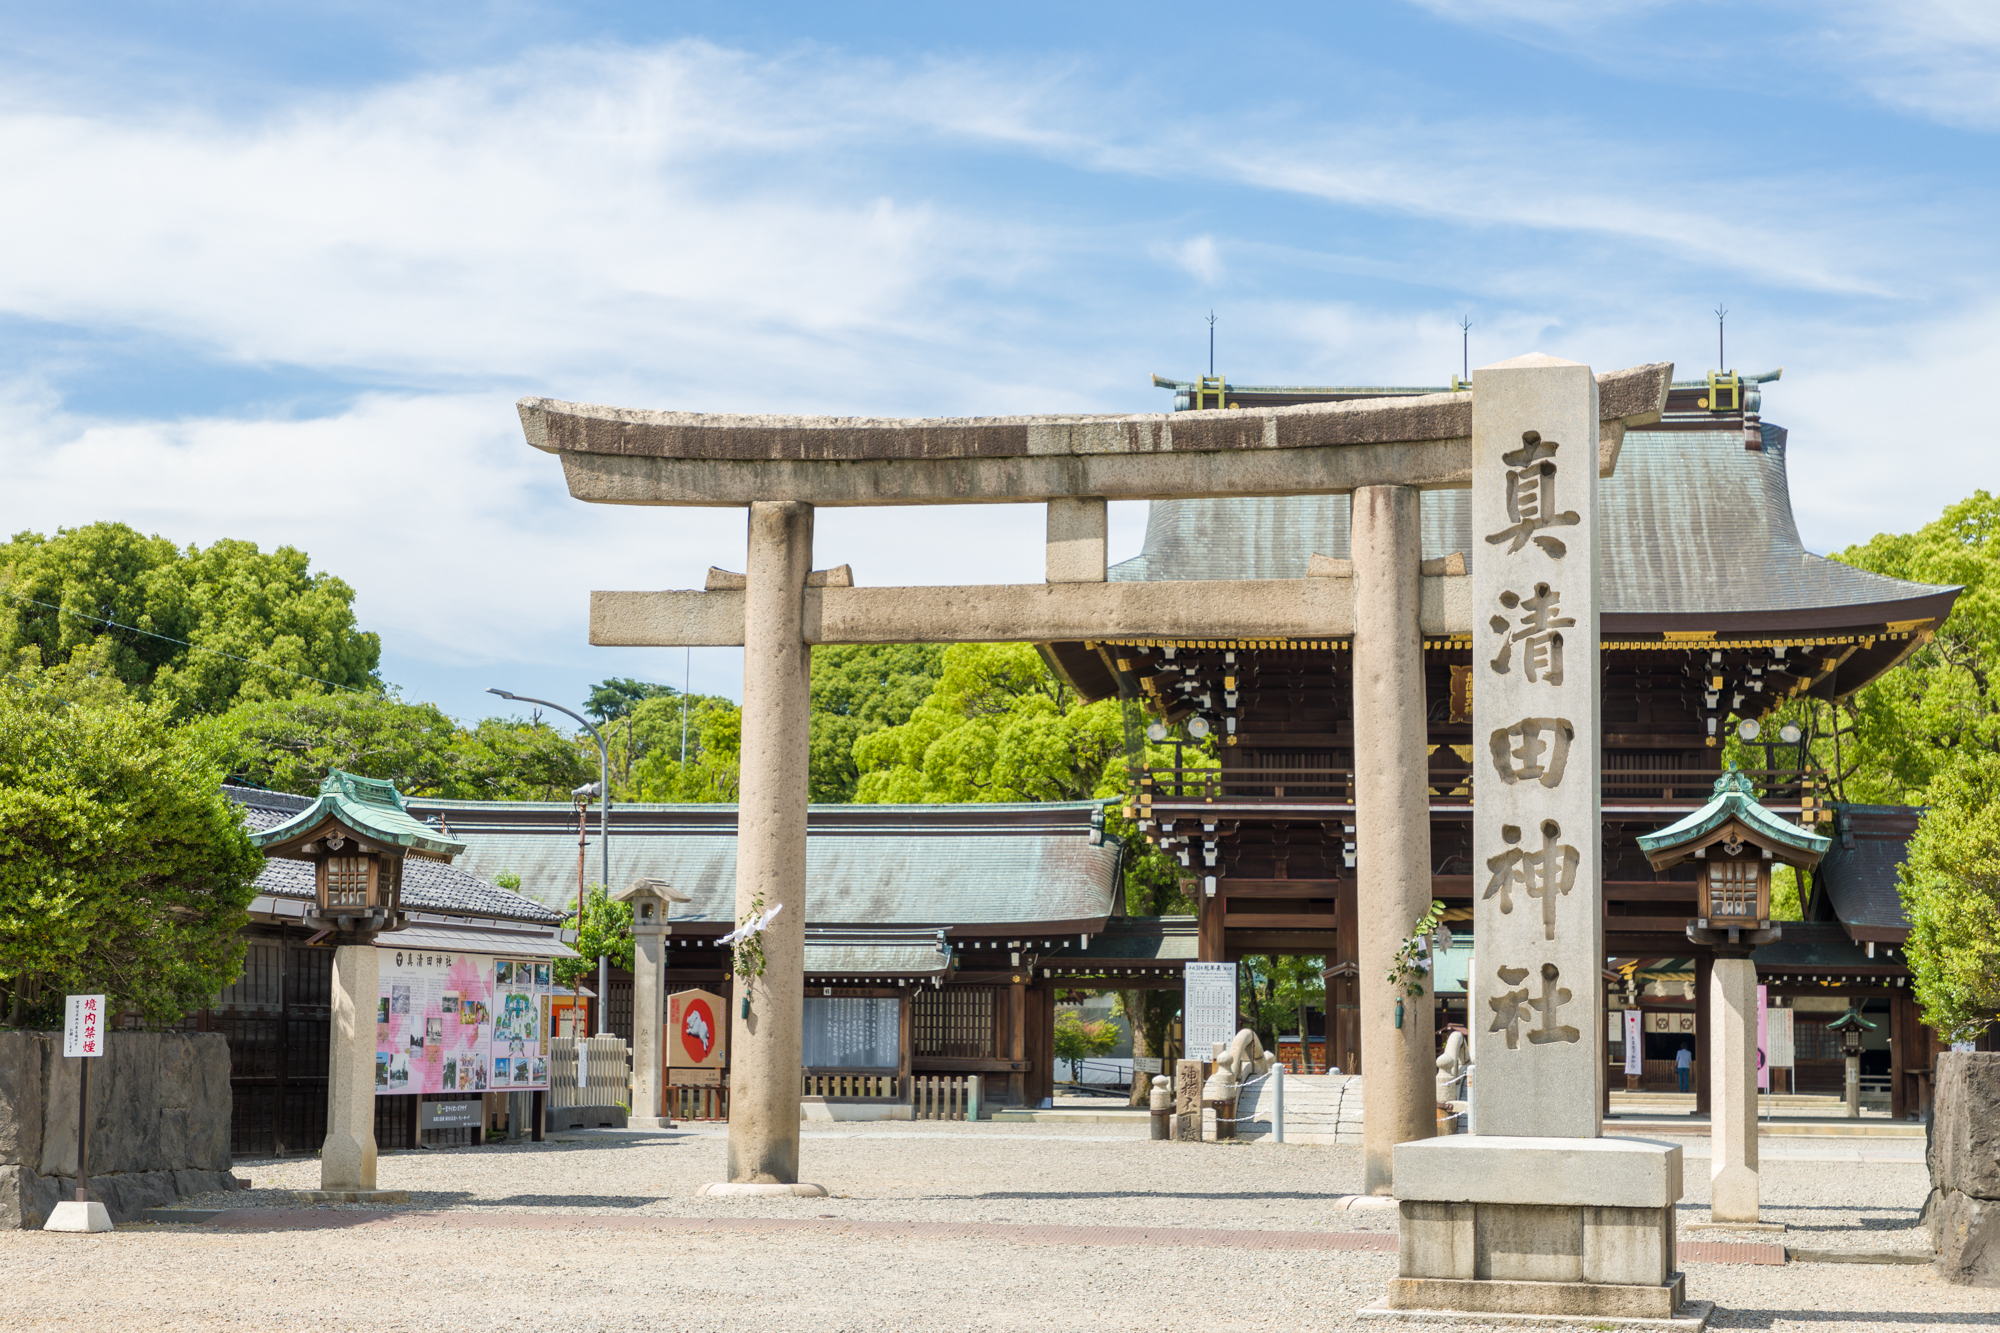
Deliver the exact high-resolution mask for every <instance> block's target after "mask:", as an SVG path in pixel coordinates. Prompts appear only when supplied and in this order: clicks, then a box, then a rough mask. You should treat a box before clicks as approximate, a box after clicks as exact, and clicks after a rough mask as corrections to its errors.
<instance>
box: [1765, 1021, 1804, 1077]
mask: <svg viewBox="0 0 2000 1333" xmlns="http://www.w3.org/2000/svg"><path fill="white" fill-rule="evenodd" d="M1765 1013H1766V1021H1767V1022H1768V1023H1769V1024H1770V1030H1769V1033H1768V1038H1767V1039H1768V1041H1769V1043H1770V1044H1769V1047H1768V1052H1769V1055H1770V1060H1771V1068H1773V1069H1790V1068H1791V1067H1792V1065H1793V1064H1794V1063H1795V1062H1796V1060H1797V1058H1798V1057H1797V1056H1796V1055H1795V1054H1794V1050H1795V1048H1794V1047H1793V1045H1792V1011H1791V1010H1789V1009H1769V1010H1766V1011H1765Z"/></svg>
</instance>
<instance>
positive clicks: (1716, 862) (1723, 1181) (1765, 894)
mask: <svg viewBox="0 0 2000 1333" xmlns="http://www.w3.org/2000/svg"><path fill="white" fill-rule="evenodd" d="M1638 843H1639V849H1640V850H1641V851H1643V852H1644V853H1645V854H1646V858H1647V859H1648V860H1649V861H1651V862H1652V864H1653V869H1655V870H1665V869H1667V868H1668V867H1669V866H1676V865H1679V864H1681V863H1682V862H1684V861H1688V860H1694V861H1697V862H1699V863H1700V867H1701V870H1700V875H1699V877H1698V880H1697V884H1698V888H1697V891H1696V893H1697V897H1696V901H1697V903H1698V906H1697V908H1696V911H1698V912H1699V913H1700V915H1699V916H1698V917H1697V918H1696V919H1695V920H1693V921H1690V922H1688V925H1687V935H1688V938H1689V939H1690V940H1692V941H1694V942H1695V943H1696V944H1705V945H1708V946H1709V947H1710V949H1711V950H1713V952H1714V955H1715V967H1714V970H1713V971H1712V972H1711V974H1710V977H1709V1009H1708V1012H1709V1023H1708V1026H1709V1030H1708V1031H1707V1032H1706V1033H1704V1034H1702V1038H1703V1040H1705V1041H1706V1042H1707V1043H1708V1050H1709V1061H1708V1069H1709V1078H1710V1084H1709V1090H1710V1093H1711V1104H1712V1105H1713V1107H1714V1110H1713V1113H1712V1114H1711V1116H1710V1120H1709V1124H1710V1133H1711V1136H1712V1146H1711V1149H1710V1158H1709V1171H1710V1180H1709V1197H1710V1216H1711V1218H1712V1219H1713V1220H1714V1221H1717V1222H1731V1223H1739V1224H1746V1225H1748V1224H1755V1223H1756V1222H1757V1210H1758V1187H1757V964H1756V962H1755V961H1754V960H1753V959H1752V957H1751V955H1752V954H1753V953H1754V952H1755V951H1756V948H1757V946H1758V945H1760V944H1768V943H1770V942H1771V941H1772V940H1775V939H1777V938H1778V937H1779V935H1780V934H1781V933H1782V930H1783V928H1782V927H1780V926H1777V925H1773V924H1772V922H1771V867H1772V865H1774V864H1776V863H1777V862H1781V861H1782V862H1784V863H1785V864H1787V865H1791V866H1796V867H1797V868H1798V869H1799V871H1800V872H1801V873H1804V872H1806V871H1809V870H1811V869H1812V868H1813V867H1814V866H1816V865H1818V864H1819V861H1820V858H1821V857H1822V856H1824V855H1826V849H1827V848H1828V846H1830V845H1831V840H1830V839H1827V838H1823V837H1821V836H1820V835H1819V834H1817V833H1812V832H1808V831H1807V830H1805V829H1802V828H1800V827H1799V826H1798V825H1797V824H1794V823H1791V822H1790V821H1789V820H1785V819H1780V818H1779V817H1778V816H1777V815H1774V814H1772V813H1771V812H1770V811H1769V810H1766V809H1765V808H1764V807H1763V806H1762V805H1759V804H1758V803H1757V797H1756V789H1755V788H1754V787H1752V786H1751V784H1750V779H1749V778H1748V777H1745V776H1744V775H1743V774H1742V773H1739V772H1738V771H1736V769H1735V768H1734V767H1732V768H1731V769H1730V770H1729V771H1728V772H1727V773H1724V774H1723V775H1722V776H1721V777H1719V778H1717V779H1716V781H1715V797H1714V799H1713V800H1711V801H1710V802H1709V803H1708V804H1707V805H1705V806H1703V807H1702V808H1701V809H1699V810H1697V811H1695V812H1694V813H1693V814H1691V815H1689V816H1688V817H1687V818H1685V819H1683V820H1681V821H1680V822H1678V823H1676V824H1672V825H1669V826H1668V827H1666V828H1663V829H1661V830H1660V831H1659V832H1657V833H1647V834H1642V835H1640V837H1639V839H1638Z"/></svg>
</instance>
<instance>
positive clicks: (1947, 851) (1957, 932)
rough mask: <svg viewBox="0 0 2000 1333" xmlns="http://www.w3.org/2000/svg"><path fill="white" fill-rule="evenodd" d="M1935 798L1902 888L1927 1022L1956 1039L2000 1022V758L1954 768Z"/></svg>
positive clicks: (1934, 790) (1935, 787)
mask: <svg viewBox="0 0 2000 1333" xmlns="http://www.w3.org/2000/svg"><path fill="white" fill-rule="evenodd" d="M1929 796H1930V808H1929V809H1928V810H1926V811H1925V812H1924V816H1923V818H1922V819H1921V820H1920V821H1919V822H1918V824H1917V833H1916V836H1915V837H1914V838H1912V839H1911V840H1910V850H1909V856H1908V858H1907V859H1906V860H1905V861H1904V862H1903V867H1902V870H1901V872H1900V881H1899V883H1898V886H1897V887H1898V891H1899V892H1900V893H1901V895H1902V899H1903V911H1904V913H1905V915H1907V916H1908V917H1909V919H1910V939H1909V946H1908V956H1909V962H1910V974H1911V981H1912V984H1913V988H1914V989H1915V991H1916V996H1917V1002H1918V1004H1920V1005H1921V1006H1922V1007H1923V1012H1924V1022H1926V1023H1928V1024H1930V1025H1931V1026H1932V1027H1933V1028H1936V1029H1937V1032H1938V1035H1939V1036H1940V1037H1943V1038H1944V1039H1945V1040H1947V1041H1957V1040H1964V1039H1969V1038H1971V1037H1973V1036H1976V1035H1977V1034H1978V1032H1979V1031H1980V1029H1982V1028H1984V1027H1985V1026H1986V1024H1987V1023H1989V1022H1991V1021H1992V1020H1993V1019H1994V1018H1995V1017H2000V757H1997V756H1993V755H1981V756H1978V757H1977V758H1976V759H1969V760H1967V761H1966V762H1963V763H1961V764H1960V765H1958V766H1957V767H1955V768H1953V769H1950V770H1948V771H1947V772H1945V773H1943V774H1941V775H1940V776H1939V777H1938V778H1937V779H1936V780H1935V781H1933V782H1932V784H1931V787H1930V791H1929Z"/></svg>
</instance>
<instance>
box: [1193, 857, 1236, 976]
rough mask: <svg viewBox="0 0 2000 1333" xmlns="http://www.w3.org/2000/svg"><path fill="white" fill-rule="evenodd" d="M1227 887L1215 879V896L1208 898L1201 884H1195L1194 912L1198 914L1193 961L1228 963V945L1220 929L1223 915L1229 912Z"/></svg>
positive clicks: (1197, 882) (1198, 882)
mask: <svg viewBox="0 0 2000 1333" xmlns="http://www.w3.org/2000/svg"><path fill="white" fill-rule="evenodd" d="M1227 892H1228V888H1227V885H1226V884H1225V883H1224V882H1223V881H1222V880H1221V879H1220V877H1218V878H1217V883H1216V890H1215V896H1214V897H1213V898H1211V897H1209V896H1208V894H1207V892H1206V890H1204V889H1203V888H1202V887H1201V882H1200V881H1199V880H1197V881H1196V882H1195V895H1196V896H1195V910H1196V911H1197V912H1198V913H1200V916H1199V917H1198V919H1197V920H1198V924H1197V926H1196V930H1197V932H1198V933H1197V934H1196V937H1195V961H1197V962H1202V963H1226V962H1228V961H1229V957H1228V954H1229V945H1228V942H1227V939H1226V937H1225V936H1224V934H1223V929H1222V916H1223V913H1224V912H1226V911H1228V910H1229V899H1228V897H1227V896H1226V895H1227Z"/></svg>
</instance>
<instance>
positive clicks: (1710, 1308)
mask: <svg viewBox="0 0 2000 1333" xmlns="http://www.w3.org/2000/svg"><path fill="white" fill-rule="evenodd" d="M1528 1285H1532V1284H1528ZM1714 1313H1715V1302H1714V1301H1687V1302H1685V1303H1683V1304H1682V1305H1680V1306H1679V1307H1677V1309H1676V1311H1675V1313H1674V1314H1672V1315H1667V1316H1663V1317H1659V1318H1655V1317H1652V1316H1648V1315H1601V1314H1519V1313H1507V1314H1501V1315H1499V1316H1498V1319H1496V1321H1495V1322H1499V1320H1504V1321H1505V1323H1506V1326H1507V1327H1508V1328H1592V1329H1659V1330H1662V1333H1666V1331H1667V1330H1678V1331H1679V1333H1701V1331H1702V1330H1703V1329H1706V1328H1707V1327H1708V1321H1709V1317H1710V1316H1711V1315H1713V1314H1714ZM1361 1317H1362V1318H1363V1319H1394V1320H1398V1321H1402V1322H1407V1323H1413V1324H1454V1325H1458V1326H1460V1327H1463V1326H1464V1325H1465V1324H1466V1323H1467V1322H1468V1320H1467V1316H1466V1314H1465V1312H1463V1311H1460V1310H1420V1309H1408V1310H1406V1309H1391V1308H1389V1307H1387V1306H1379V1305H1378V1306H1370V1307H1369V1308H1368V1309H1365V1310H1363V1311H1361ZM1474 1321H1477V1316H1474Z"/></svg>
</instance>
